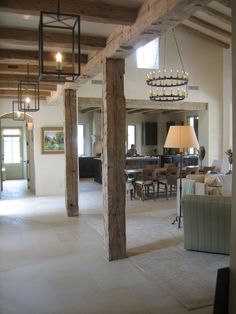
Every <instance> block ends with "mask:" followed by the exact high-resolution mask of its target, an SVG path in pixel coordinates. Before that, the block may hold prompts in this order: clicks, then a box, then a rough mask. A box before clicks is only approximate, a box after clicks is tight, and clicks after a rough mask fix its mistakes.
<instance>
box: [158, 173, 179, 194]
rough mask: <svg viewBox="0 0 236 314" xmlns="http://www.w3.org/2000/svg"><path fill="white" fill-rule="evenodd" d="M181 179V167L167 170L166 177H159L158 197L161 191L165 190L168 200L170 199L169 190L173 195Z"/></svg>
mask: <svg viewBox="0 0 236 314" xmlns="http://www.w3.org/2000/svg"><path fill="white" fill-rule="evenodd" d="M178 177H179V167H169V168H167V170H166V175H165V176H158V177H157V197H159V192H160V190H161V189H164V190H165V194H166V199H168V190H169V191H170V195H172V192H173V189H174V191H176V190H177V179H178Z"/></svg>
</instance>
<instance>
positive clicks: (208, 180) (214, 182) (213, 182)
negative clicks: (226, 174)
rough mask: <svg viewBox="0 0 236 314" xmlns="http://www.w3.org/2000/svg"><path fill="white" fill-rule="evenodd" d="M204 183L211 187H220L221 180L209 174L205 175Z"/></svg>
mask: <svg viewBox="0 0 236 314" xmlns="http://www.w3.org/2000/svg"><path fill="white" fill-rule="evenodd" d="M204 183H205V184H207V185H208V186H209V187H210V186H212V187H216V186H219V187H222V183H221V180H220V179H219V178H218V177H217V176H211V175H208V176H205V179H204Z"/></svg>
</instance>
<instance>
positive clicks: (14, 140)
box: [3, 129, 21, 164]
mask: <svg viewBox="0 0 236 314" xmlns="http://www.w3.org/2000/svg"><path fill="white" fill-rule="evenodd" d="M20 135H21V133H20V129H4V130H3V147H4V163H5V164H19V163H20V162H21V154H20V153H21V152H20Z"/></svg>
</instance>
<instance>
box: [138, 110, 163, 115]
mask: <svg viewBox="0 0 236 314" xmlns="http://www.w3.org/2000/svg"><path fill="white" fill-rule="evenodd" d="M158 113H162V110H153V109H150V110H147V111H143V112H142V114H143V115H146V114H158Z"/></svg>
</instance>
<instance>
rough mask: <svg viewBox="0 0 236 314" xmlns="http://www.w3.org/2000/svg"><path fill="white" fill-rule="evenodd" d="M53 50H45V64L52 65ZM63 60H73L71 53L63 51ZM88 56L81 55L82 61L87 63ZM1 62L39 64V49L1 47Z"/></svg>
mask: <svg viewBox="0 0 236 314" xmlns="http://www.w3.org/2000/svg"><path fill="white" fill-rule="evenodd" d="M52 53H53V52H45V53H44V60H45V64H48V65H50V64H51V62H49V61H50V60H52V58H51V54H52ZM63 60H64V62H65V63H67V62H71V55H70V54H69V53H63ZM87 61H88V56H87V55H85V54H81V55H80V62H81V63H82V64H83V63H87ZM0 62H1V63H7V64H9V63H18V64H21V63H22V64H26V63H29V64H35V65H36V64H38V63H39V55H38V51H29V50H13V49H0Z"/></svg>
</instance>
